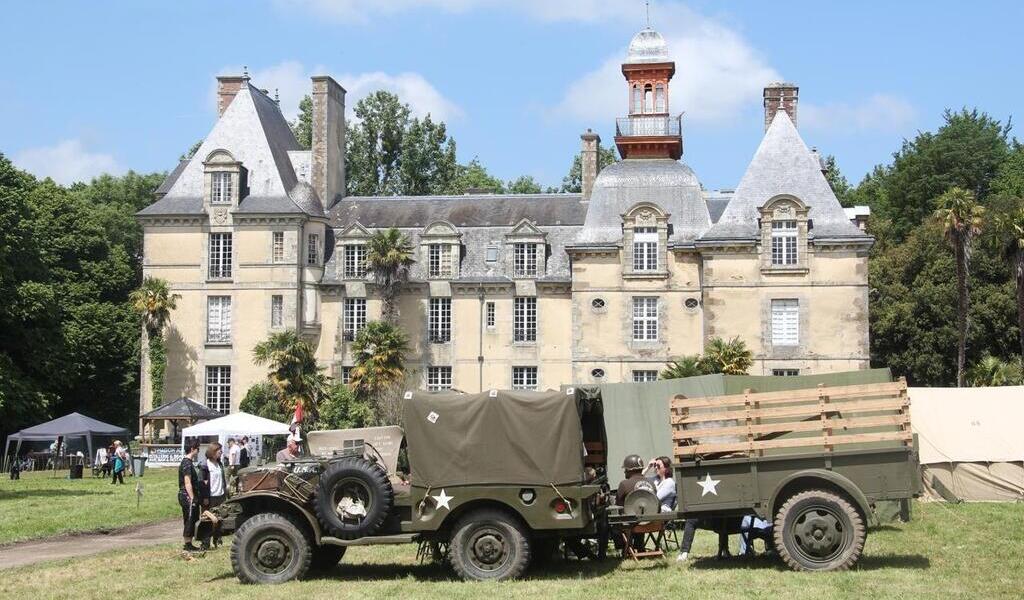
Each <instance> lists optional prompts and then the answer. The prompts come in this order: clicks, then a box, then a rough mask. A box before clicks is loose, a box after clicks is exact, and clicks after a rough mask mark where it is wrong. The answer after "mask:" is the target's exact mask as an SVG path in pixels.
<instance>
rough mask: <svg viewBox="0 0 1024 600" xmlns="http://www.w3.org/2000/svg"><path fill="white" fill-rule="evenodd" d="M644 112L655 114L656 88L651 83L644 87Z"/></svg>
mask: <svg viewBox="0 0 1024 600" xmlns="http://www.w3.org/2000/svg"><path fill="white" fill-rule="evenodd" d="M644 112H645V113H649V112H654V88H653V87H652V86H651V84H649V83H648V84H647V85H645V86H644Z"/></svg>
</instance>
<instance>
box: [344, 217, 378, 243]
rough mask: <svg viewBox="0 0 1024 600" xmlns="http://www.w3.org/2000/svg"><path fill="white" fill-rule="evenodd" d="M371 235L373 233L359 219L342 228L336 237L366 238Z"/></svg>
mask: <svg viewBox="0 0 1024 600" xmlns="http://www.w3.org/2000/svg"><path fill="white" fill-rule="evenodd" d="M371 235H373V234H371V233H370V230H369V229H367V228H365V227H363V226H362V224H361V223H360V222H359V221H356V222H355V223H352V224H351V225H349V226H348V227H346V228H345V229H342V230H341V233H339V234H338V236H337V237H338V239H341V238H348V239H352V238H357V239H362V238H368V237H370V236H371Z"/></svg>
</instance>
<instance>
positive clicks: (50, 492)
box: [0, 489, 114, 500]
mask: <svg viewBox="0 0 1024 600" xmlns="http://www.w3.org/2000/svg"><path fill="white" fill-rule="evenodd" d="M113 493H114V490H102V491H101V490H68V489H47V490H0V500H15V499H17V498H48V497H51V496H108V495H110V494H113Z"/></svg>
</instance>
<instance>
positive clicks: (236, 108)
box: [139, 29, 872, 411]
mask: <svg viewBox="0 0 1024 600" xmlns="http://www.w3.org/2000/svg"><path fill="white" fill-rule="evenodd" d="M638 40H639V41H638ZM663 43H664V42H663V40H661V37H660V36H659V35H658V34H657V33H656V32H653V31H652V30H649V29H648V30H644V31H643V32H641V34H638V37H637V38H636V39H635V40H634V44H633V45H631V50H630V56H629V58H627V62H626V64H625V65H624V68H623V72H624V74H625V75H626V78H627V85H630V86H631V87H630V90H631V92H630V110H629V116H628V117H626V118H623V119H620V120H619V126H618V128H617V137H616V142H617V143H619V145H620V148H621V147H628V148H630V149H631V150H630V152H634V154H633V157H631V156H629V155H628V153H624V154H626V155H627V158H626V159H625V160H623V161H621V162H619V163H615V164H613V165H609V166H607V167H605V168H604V169H603V170H601V171H600V172H598V169H597V148H598V146H599V143H600V141H599V139H598V138H597V135H596V134H594V133H592V132H590V131H589V130H588V131H587V133H585V134H584V135H583V136H582V142H583V148H582V151H583V161H582V182H583V188H584V189H583V193H582V194H537V195H463V196H427V197H389V198H364V197H344V196H343V193H342V192H343V190H344V164H345V162H344V161H345V157H344V147H345V146H344V140H345V123H344V96H345V91H344V89H343V88H341V86H339V85H338V84H337V83H336V82H334V80H333V79H331V78H329V77H314V78H313V81H312V97H313V107H314V118H313V127H314V132H313V147H312V149H311V150H303V149H301V148H300V147H299V146H298V143H297V142H296V141H295V139H294V136H293V135H292V133H291V130H290V129H289V127H288V125H287V121H286V120H285V118H284V116H283V115H282V114H281V112H280V110H279V108H278V106H277V104H276V102H275V101H274V100H272V99H270V98H269V97H267V95H266V94H265V93H264V92H261V91H260V90H258V89H257V88H255V87H253V86H252V85H251V84H250V83H249V81H248V78H247V77H221V78H219V85H220V89H219V93H218V103H219V109H220V116H219V118H218V121H217V123H216V124H215V126H214V128H213V130H212V131H211V132H210V134H209V135H208V136H207V137H206V139H205V140H204V142H203V144H202V146H201V147H200V149H199V151H198V152H197V153H196V155H195V157H193V158H192V159H190V160H187V161H184V162H183V163H182V164H181V165H179V166H178V168H176V169H175V170H174V171H173V172H172V173H171V175H170V176H168V178H167V181H165V182H164V184H163V185H161V186H160V189H159V190H158V191H157V200H156V202H154V204H153V205H151V206H150V207H148V208H146V209H144V210H143V211H141V212H140V213H139V219H140V222H141V223H142V225H143V227H144V230H145V242H144V253H145V256H144V260H143V265H144V272H145V275H147V276H154V277H160V278H163V279H165V280H167V281H168V282H169V283H170V285H171V287H172V289H173V290H174V292H175V293H177V294H180V295H181V299H180V300H179V301H178V308H177V310H175V311H174V312H173V313H172V315H171V319H170V323H169V325H168V330H167V332H166V339H167V349H168V368H167V373H166V383H165V398H163V401H169V400H172V399H174V398H177V397H179V396H188V397H191V398H194V399H197V400H199V401H203V400H205V401H206V402H207V403H208V404H210V405H212V406H214V407H216V408H218V409H220V410H225V411H226V410H236V409H237V407H238V404H239V403H240V402H241V400H242V398H243V397H244V395H245V393H246V391H247V390H248V388H249V387H250V386H252V385H253V384H254V383H257V382H259V381H261V380H263V379H264V377H265V375H266V373H265V368H264V367H257V366H255V365H254V364H253V362H252V358H251V357H252V354H251V353H252V348H253V347H254V346H255V345H256V344H257V343H258V342H260V341H262V340H264V339H266V337H267V335H268V334H270V333H272V332H275V331H283V330H285V329H289V328H291V329H296V330H298V331H299V332H300V333H301V335H302V336H303V337H304V338H305V339H307V340H309V341H310V342H311V343H312V344H313V346H314V347H315V349H316V356H317V358H318V360H319V361H320V363H321V364H322V365H323V366H324V367H325V368H327V370H328V373H329V374H331V375H332V376H334V377H337V378H344V377H345V376H346V373H347V372H348V369H349V368H351V367H352V366H353V364H354V357H353V354H352V348H351V346H352V340H353V337H354V334H355V332H356V331H357V330H358V329H359V328H360V327H361V326H363V325H364V324H365V323H366V322H368V321H372V320H374V319H378V318H379V317H380V314H381V304H382V303H381V298H380V295H379V293H378V290H377V289H376V287H375V285H374V284H373V281H372V279H371V278H370V277H368V276H367V274H366V273H365V270H364V269H363V268H362V264H361V260H362V257H364V256H365V254H364V252H365V244H366V242H367V240H368V238H369V237H370V236H371V235H372V234H373V232H375V231H377V230H380V229H383V228H388V227H396V228H398V229H399V230H400V231H401V232H402V233H404V234H405V235H407V236H408V237H409V239H410V241H411V242H412V244H413V247H414V249H415V252H414V255H415V259H416V263H415V264H414V265H413V267H412V269H411V275H410V280H409V282H408V283H407V284H406V285H405V286H404V288H403V290H402V292H401V294H400V298H399V302H398V310H399V323H400V325H401V327H402V328H403V329H404V330H405V331H406V332H407V333H408V334H409V337H410V340H411V351H410V354H409V356H408V358H407V362H408V366H409V380H408V385H409V386H410V387H423V388H426V387H435V388H437V387H449V386H450V387H453V388H456V389H460V390H463V391H467V392H473V391H478V390H482V389H488V388H513V387H536V388H538V389H545V388H555V387H557V386H559V385H562V384H568V383H592V382H618V381H634V380H644V379H647V378H650V377H652V376H654V374H655V373H656V372H657V371H660V370H661V369H662V368H664V365H665V363H666V362H667V361H669V360H671V359H673V358H675V357H678V356H681V355H688V354H697V353H700V352H702V351H703V349H704V345H705V343H706V341H707V340H709V339H711V338H713V337H722V338H726V339H729V338H733V337H739V338H740V339H742V340H744V341H745V342H746V343H747V345H748V347H749V348H750V349H751V350H752V351H753V353H754V356H755V364H754V367H753V368H752V369H751V373H753V374H773V373H775V374H789V373H792V372H799V373H802V374H806V373H815V372H826V371H842V370H851V369H862V368H866V367H867V366H868V312H867V311H868V308H867V306H868V305H867V252H868V250H869V249H870V246H871V243H872V240H871V238H870V237H869V236H867V235H866V234H865V233H864V232H863V231H862V229H860V228H858V227H857V226H856V225H853V224H851V222H850V218H849V217H848V216H847V215H846V214H845V213H844V212H843V210H842V208H841V207H840V206H839V203H838V201H837V200H836V198H835V196H834V194H833V193H832V192H831V190H830V189H829V187H828V184H827V182H826V181H825V178H824V176H823V174H822V172H821V170H820V164H819V161H818V159H817V157H816V155H814V154H812V152H811V151H810V150H808V149H807V147H806V146H805V145H804V143H803V141H802V139H801V138H800V136H799V134H798V133H797V131H796V128H795V123H794V121H795V115H796V102H797V97H796V87H795V86H792V85H790V84H786V85H785V86H781V87H780V86H779V85H775V86H769V88H768V89H766V92H765V108H766V122H767V127H766V132H765V137H764V139H763V141H762V143H761V146H760V147H759V148H758V150H757V152H756V153H755V155H754V158H753V160H752V161H751V163H750V166H749V167H748V169H747V172H746V173H745V174H744V176H743V178H742V180H741V182H740V184H739V186H738V187H737V188H736V190H735V191H716V192H710V191H705V190H703V189H702V187H701V185H700V183H699V181H698V179H697V176H696V174H695V173H694V172H693V171H692V170H691V169H690V168H689V167H688V166H686V165H685V163H683V162H681V161H679V160H676V158H675V157H676V156H677V154H678V152H680V151H681V148H682V131H681V121H680V120H678V119H677V118H673V119H676V120H673V119H670V118H668V116H667V115H668V98H669V95H668V85H669V80H670V79H671V76H672V74H673V73H674V71H675V65H674V63H672V62H671V61H670V60H668V58H667V49H665V48H664V47H663ZM652 70H653V71H652ZM648 71H651V72H654V71H657V72H658V73H660V74H661V75H659V79H657V81H655V83H654V85H653V86H651V87H652V89H653V90H654V91H653V92H652V93H653V94H654V96H653V99H652V100H651V103H652V104H650V105H647V104H645V102H646V101H645V99H644V97H643V96H642V95H636V94H638V92H634V91H633V89H634V88H636V89H639V90H641V92H639V93H641V94H642V91H643V87H642V86H641V85H640V84H643V85H647V84H646V83H644V82H642V81H640V80H639V79H637V77H638V76H637V75H636V74H637V73H646V72H648ZM649 106H653V107H654V108H653V109H652V111H653V112H652V111H648V110H647V108H648V107H649ZM769 111H770V112H771V114H768V112H769ZM659 153H660V154H659ZM225 244H227V246H226V245H225ZM146 379H147V373H146V372H145V371H144V372H143V385H142V386H141V389H142V396H141V398H140V409H141V410H142V411H146V410H148V409H149V408H150V407H151V406H152V405H153V399H152V398H150V397H149V389H150V386H149V384H148V381H146Z"/></svg>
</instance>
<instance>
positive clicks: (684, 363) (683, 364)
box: [660, 354, 705, 379]
mask: <svg viewBox="0 0 1024 600" xmlns="http://www.w3.org/2000/svg"><path fill="white" fill-rule="evenodd" d="M704 374H705V373H704V371H702V370H701V367H700V355H699V354H694V355H692V356H681V357H679V358H677V359H675V360H672V361H670V362H669V363H667V364H666V365H665V369H664V370H663V371H662V372H661V375H660V377H661V378H662V379H682V378H683V377H696V376H698V375H704Z"/></svg>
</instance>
